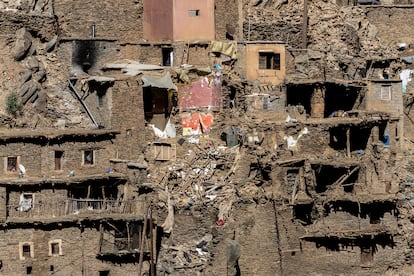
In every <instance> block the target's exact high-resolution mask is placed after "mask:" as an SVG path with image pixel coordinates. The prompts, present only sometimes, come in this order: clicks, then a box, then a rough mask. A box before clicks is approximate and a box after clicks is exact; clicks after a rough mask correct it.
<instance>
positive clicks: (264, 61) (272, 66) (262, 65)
mask: <svg viewBox="0 0 414 276" xmlns="http://www.w3.org/2000/svg"><path fill="white" fill-rule="evenodd" d="M259 69H260V70H280V54H278V53H273V52H259Z"/></svg>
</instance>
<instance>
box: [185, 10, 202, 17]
mask: <svg viewBox="0 0 414 276" xmlns="http://www.w3.org/2000/svg"><path fill="white" fill-rule="evenodd" d="M188 15H189V16H200V10H189V11H188Z"/></svg>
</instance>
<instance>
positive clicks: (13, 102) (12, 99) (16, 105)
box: [6, 92, 23, 116]
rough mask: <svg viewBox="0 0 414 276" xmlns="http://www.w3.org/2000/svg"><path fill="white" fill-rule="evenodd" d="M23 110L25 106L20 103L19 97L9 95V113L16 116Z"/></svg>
mask: <svg viewBox="0 0 414 276" xmlns="http://www.w3.org/2000/svg"><path fill="white" fill-rule="evenodd" d="M22 108H23V105H22V104H21V102H20V101H19V96H18V95H17V94H16V93H14V92H12V93H10V94H9V95H7V98H6V111H7V113H9V114H11V115H13V116H16V115H17V114H18V113H19V112H20V111H21V110H22Z"/></svg>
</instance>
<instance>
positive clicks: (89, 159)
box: [83, 150, 95, 165]
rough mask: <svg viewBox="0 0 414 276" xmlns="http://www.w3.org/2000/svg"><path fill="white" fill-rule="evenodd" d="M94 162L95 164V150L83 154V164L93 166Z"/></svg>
mask: <svg viewBox="0 0 414 276" xmlns="http://www.w3.org/2000/svg"><path fill="white" fill-rule="evenodd" d="M94 162H95V160H94V152H93V150H85V151H84V152H83V164H84V165H93V164H94Z"/></svg>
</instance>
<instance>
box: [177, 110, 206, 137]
mask: <svg viewBox="0 0 414 276" xmlns="http://www.w3.org/2000/svg"><path fill="white" fill-rule="evenodd" d="M213 120H214V116H213V114H204V113H194V114H187V115H184V116H183V117H182V119H181V123H182V127H183V135H184V136H189V135H200V134H202V133H203V134H207V133H209V132H210V130H211V124H212V123H213Z"/></svg>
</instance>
